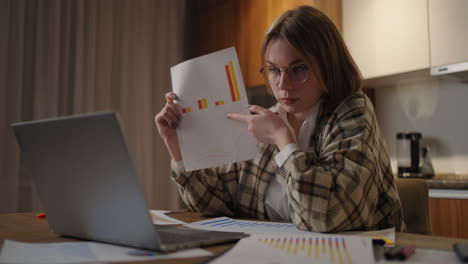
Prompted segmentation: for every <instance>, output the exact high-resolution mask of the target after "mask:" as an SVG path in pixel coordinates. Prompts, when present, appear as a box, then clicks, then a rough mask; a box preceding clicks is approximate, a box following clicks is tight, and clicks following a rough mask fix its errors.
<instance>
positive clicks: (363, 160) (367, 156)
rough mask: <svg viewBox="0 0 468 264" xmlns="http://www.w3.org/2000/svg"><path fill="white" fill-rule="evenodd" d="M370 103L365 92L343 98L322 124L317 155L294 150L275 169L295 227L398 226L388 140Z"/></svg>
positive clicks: (364, 227) (398, 208)
mask: <svg viewBox="0 0 468 264" xmlns="http://www.w3.org/2000/svg"><path fill="white" fill-rule="evenodd" d="M368 104H370V101H369V100H368V98H366V97H364V98H360V99H358V100H354V101H353V100H350V102H348V103H345V104H342V105H341V109H339V111H335V112H334V114H332V115H331V116H330V117H329V119H328V120H327V121H326V122H327V124H326V125H325V126H324V128H323V129H324V131H322V133H321V135H322V137H323V140H321V142H322V143H321V144H320V145H319V147H320V148H321V149H320V151H319V152H318V153H320V156H319V157H317V156H316V155H315V153H314V152H311V153H305V152H302V151H296V152H294V153H293V154H292V155H291V156H290V157H289V159H288V160H287V161H286V162H285V163H284V165H283V166H282V167H281V168H280V169H279V172H278V174H277V180H278V181H279V182H280V183H281V184H282V185H283V187H285V188H286V189H287V192H288V198H289V201H288V202H289V209H290V216H291V218H292V220H293V222H294V223H295V224H296V226H297V227H298V228H300V229H304V230H311V231H318V232H333V231H344V230H354V229H358V230H366V229H369V230H370V229H376V228H383V227H392V226H396V227H397V230H399V229H400V226H401V224H402V220H401V218H402V216H401V210H400V208H401V207H400V205H399V199H398V194H397V193H396V189H395V186H394V183H393V176H392V173H391V168H390V163H389V160H388V155H387V153H386V146H385V143H384V142H383V137H382V134H381V131H380V129H379V128H378V126H377V124H376V120H375V114H374V112H373V108H372V107H371V106H370V107H369V105H368ZM382 195H384V196H386V197H382ZM392 205H394V206H392ZM381 220H382V221H381ZM386 221H389V223H387V222H386ZM392 221H393V222H394V223H391V222H392ZM386 224H388V226H386ZM378 225H380V226H378Z"/></svg>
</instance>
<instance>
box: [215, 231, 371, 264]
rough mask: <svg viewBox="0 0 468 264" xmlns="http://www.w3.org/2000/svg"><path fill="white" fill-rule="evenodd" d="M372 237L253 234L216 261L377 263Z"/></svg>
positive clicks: (260, 263)
mask: <svg viewBox="0 0 468 264" xmlns="http://www.w3.org/2000/svg"><path fill="white" fill-rule="evenodd" d="M374 262H375V261H374V254H373V251H372V241H371V239H370V238H366V237H357V236H334V235H324V234H315V235H310V234H309V235H253V236H251V237H248V238H243V239H241V240H240V241H239V242H238V243H237V244H236V246H235V247H234V248H233V249H231V250H230V251H228V252H227V253H226V254H224V255H222V256H220V257H219V258H216V259H215V260H214V261H213V262H210V263H213V264H217V263H223V264H226V263H227V264H229V263H233V264H234V263H236V264H237V263H256V264H262V263H268V264H272V263H288V264H291V263H334V264H352V263H360V264H366V263H374Z"/></svg>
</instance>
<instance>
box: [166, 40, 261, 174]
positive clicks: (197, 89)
mask: <svg viewBox="0 0 468 264" xmlns="http://www.w3.org/2000/svg"><path fill="white" fill-rule="evenodd" d="M171 77H172V88H173V91H174V93H176V94H177V95H178V97H179V100H177V102H176V103H177V104H178V105H179V107H180V109H181V111H182V112H183V114H182V120H181V121H180V124H179V126H178V128H177V137H178V139H179V144H180V148H181V152H182V158H183V161H184V166H185V170H187V171H192V170H198V169H204V168H210V167H215V166H218V165H223V164H228V163H233V162H238V161H244V160H249V159H253V158H254V157H255V155H256V154H257V147H256V140H255V139H254V138H253V137H252V136H251V135H250V134H249V133H248V131H247V127H246V125H244V124H242V123H240V122H238V121H234V120H230V119H227V118H226V115H227V114H228V113H243V114H249V111H248V110H247V109H246V108H245V106H246V105H248V101H247V95H246V92H245V86H244V81H243V79H242V74H241V71H240V66H239V61H238V59H237V54H236V50H235V49H234V48H233V47H232V48H228V49H225V50H221V51H218V52H215V53H211V54H208V55H205V56H202V57H198V58H195V59H192V60H188V61H185V62H182V63H180V64H178V65H176V66H174V67H172V68H171Z"/></svg>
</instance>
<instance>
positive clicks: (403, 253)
mask: <svg viewBox="0 0 468 264" xmlns="http://www.w3.org/2000/svg"><path fill="white" fill-rule="evenodd" d="M415 250H416V246H415V245H409V246H406V247H404V248H403V249H401V250H400V252H398V255H397V259H398V260H405V259H407V258H409V257H410V256H411V255H413V253H414V251H415Z"/></svg>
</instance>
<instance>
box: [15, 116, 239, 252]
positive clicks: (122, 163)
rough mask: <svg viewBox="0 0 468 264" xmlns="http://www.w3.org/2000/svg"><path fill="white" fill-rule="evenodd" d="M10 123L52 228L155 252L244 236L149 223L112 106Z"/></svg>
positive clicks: (68, 235)
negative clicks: (96, 111) (103, 109)
mask: <svg viewBox="0 0 468 264" xmlns="http://www.w3.org/2000/svg"><path fill="white" fill-rule="evenodd" d="M12 127H13V129H14V132H15V135H16V139H17V142H18V145H19V147H20V150H21V159H22V162H23V164H24V168H25V169H26V171H28V173H29V174H30V175H31V177H32V180H33V183H34V185H35V186H36V189H37V192H38V195H39V199H40V201H41V204H42V206H43V209H44V211H45V213H46V214H47V220H48V223H49V226H50V228H51V229H52V231H54V232H55V233H57V234H60V235H62V236H67V237H74V238H80V239H86V240H94V241H100V242H107V243H112V244H118V245H124V246H131V247H137V248H143V249H150V250H159V251H173V250H178V249H183V248H192V247H200V246H206V245H212V244H219V243H225V242H232V241H237V240H239V239H240V238H242V237H245V236H246V235H245V234H243V233H233V232H217V231H207V230H197V229H190V228H185V227H175V226H166V225H160V226H158V225H154V224H153V223H152V219H151V216H150V214H149V211H148V208H147V205H146V201H145V199H144V196H143V192H142V190H141V187H140V185H139V181H138V177H137V174H136V170H135V168H134V166H133V163H132V161H131V158H130V154H129V152H128V150H127V146H126V144H125V140H124V137H123V133H122V130H121V128H120V126H119V122H118V118H117V115H116V113H113V112H99V113H91V114H81V115H75V116H67V117H59V118H52V119H46V120H38V121H30V122H20V123H14V124H12ZM167 177H169V175H168V176H167Z"/></svg>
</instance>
